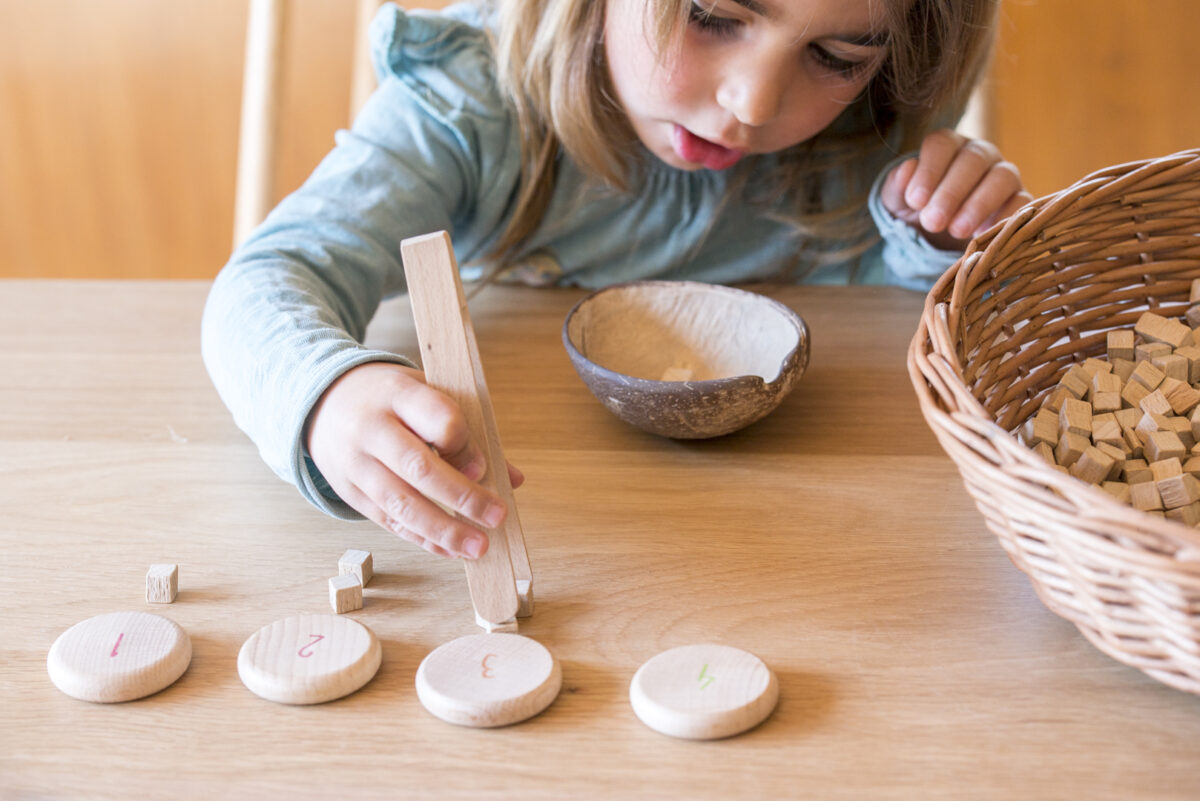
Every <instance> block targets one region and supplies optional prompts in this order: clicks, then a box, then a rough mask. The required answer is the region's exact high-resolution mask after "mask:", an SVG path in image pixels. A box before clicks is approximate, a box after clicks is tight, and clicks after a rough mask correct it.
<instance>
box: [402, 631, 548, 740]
mask: <svg viewBox="0 0 1200 801" xmlns="http://www.w3.org/2000/svg"><path fill="white" fill-rule="evenodd" d="M416 687H417V697H418V698H420V699H421V703H422V705H424V707H425V708H426V709H428V710H429V712H430V713H431V714H433V715H436V716H437V717H439V718H441V719H442V720H444V721H446V722H448V723H456V724H458V725H460V726H471V727H473V728H478V729H488V728H495V727H497V726H511V725H512V724H514V723H519V722H521V721H523V720H528V719H529V718H531V717H533V716H534V715H536V714H538V713H539V712H541V711H543V710H544V709H545V708H546V707H548V706H550V704H552V703H553V702H554V699H555V698H556V697H557V696H558V691H559V689H560V688H561V687H562V668H561V667H559V664H558V660H557V659H555V658H554V655H553V654H551V653H550V652H549V651H548V650H546V647H545V646H544V645H542V644H541V643H539V642H537V641H536V640H531V639H530V638H528V637H523V636H521V635H520V634H509V633H498V634H497V633H492V634H470V635H467V636H466V637H459V638H458V639H456V640H452V641H451V642H448V643H446V644H445V645H440V646H438V647H437V648H436V649H434V650H433V652H431V653H430V654H429V656H427V657H425V658H424V659H423V660H421V665H420V667H418V668H417V678H416Z"/></svg>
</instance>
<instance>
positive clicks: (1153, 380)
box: [1126, 362, 1167, 406]
mask: <svg viewBox="0 0 1200 801" xmlns="http://www.w3.org/2000/svg"><path fill="white" fill-rule="evenodd" d="M1166 377H1167V376H1166V374H1165V373H1163V371H1162V370H1159V369H1158V368H1157V367H1155V366H1154V365H1153V364H1151V363H1150V362H1138V364H1137V367H1135V368H1133V372H1132V373H1131V374H1130V376H1129V383H1131V384H1132V383H1133V382H1135V381H1136V382H1137V383H1139V384H1141V385H1142V386H1143V387H1145V388H1146V389H1147V390H1149V391H1151V392H1153V391H1154V390H1156V389H1158V385H1159V384H1161V383H1162V380H1163V379H1164V378H1166ZM1126 386H1128V385H1126ZM1134 405H1135V406H1136V405H1137V404H1134Z"/></svg>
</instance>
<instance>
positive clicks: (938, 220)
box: [921, 207, 946, 231]
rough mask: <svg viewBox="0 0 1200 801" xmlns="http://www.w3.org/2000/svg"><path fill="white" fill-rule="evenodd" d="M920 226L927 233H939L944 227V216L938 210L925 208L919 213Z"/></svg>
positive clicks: (943, 213)
mask: <svg viewBox="0 0 1200 801" xmlns="http://www.w3.org/2000/svg"><path fill="white" fill-rule="evenodd" d="M921 225H922V226H923V227H924V228H925V230H927V231H940V230H942V229H943V228H945V226H946V214H945V212H943V211H942V210H941V209H939V208H933V207H930V208H927V209H925V210H924V211H922V212H921Z"/></svg>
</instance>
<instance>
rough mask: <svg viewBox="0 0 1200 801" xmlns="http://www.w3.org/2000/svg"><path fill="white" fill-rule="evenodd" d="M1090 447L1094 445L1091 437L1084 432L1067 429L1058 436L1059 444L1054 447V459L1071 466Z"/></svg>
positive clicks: (1065, 465)
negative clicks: (1077, 432) (1078, 432)
mask: <svg viewBox="0 0 1200 801" xmlns="http://www.w3.org/2000/svg"><path fill="white" fill-rule="evenodd" d="M1090 447H1092V441H1091V440H1090V439H1088V438H1087V437H1085V436H1083V435H1082V434H1074V433H1072V432H1070V431H1067V432H1065V433H1063V434H1061V435H1060V436H1059V438H1058V445H1057V446H1055V448H1054V460H1055V462H1057V463H1058V464H1059V466H1061V467H1064V468H1069V467H1070V466H1071V465H1073V464H1075V460H1076V459H1078V458H1079V457H1080V456H1082V455H1083V452H1084V451H1086V450H1087V449H1088V448H1090Z"/></svg>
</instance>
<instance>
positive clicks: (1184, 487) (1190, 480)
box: [1155, 473, 1200, 509]
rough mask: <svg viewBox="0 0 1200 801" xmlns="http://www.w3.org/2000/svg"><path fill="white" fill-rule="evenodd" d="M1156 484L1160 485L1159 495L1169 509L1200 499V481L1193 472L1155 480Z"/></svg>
mask: <svg viewBox="0 0 1200 801" xmlns="http://www.w3.org/2000/svg"><path fill="white" fill-rule="evenodd" d="M1155 486H1157V487H1158V495H1159V497H1160V498H1162V502H1163V506H1165V507H1166V508H1167V509H1176V508H1178V507H1180V506H1187V505H1188V504H1189V503H1195V502H1196V501H1200V481H1197V480H1196V477H1195V476H1194V475H1192V474H1191V473H1183V474H1182V475H1178V476H1170V477H1168V478H1163V479H1160V480H1158V481H1156V482H1155Z"/></svg>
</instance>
